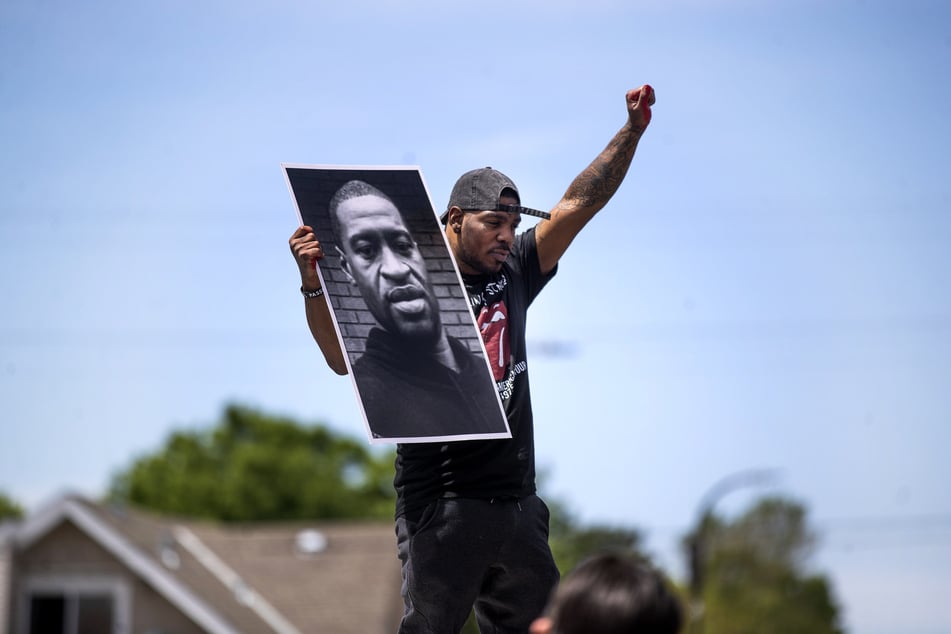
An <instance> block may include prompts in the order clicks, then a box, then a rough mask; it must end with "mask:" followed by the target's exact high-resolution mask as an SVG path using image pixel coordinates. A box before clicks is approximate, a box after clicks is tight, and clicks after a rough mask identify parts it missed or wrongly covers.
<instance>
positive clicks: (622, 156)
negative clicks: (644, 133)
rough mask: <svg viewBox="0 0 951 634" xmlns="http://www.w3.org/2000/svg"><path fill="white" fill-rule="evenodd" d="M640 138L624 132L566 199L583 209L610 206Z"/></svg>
mask: <svg viewBox="0 0 951 634" xmlns="http://www.w3.org/2000/svg"><path fill="white" fill-rule="evenodd" d="M639 137H640V135H636V134H634V133H633V132H632V131H631V130H629V129H627V128H623V129H621V131H619V132H618V133H617V134H616V135H614V138H613V139H611V142H610V143H608V146H607V147H606V148H604V150H603V151H602V152H601V154H599V155H598V156H597V158H595V159H594V160H593V161H592V162H591V164H590V165H589V166H588V167H586V168H585V169H584V171H582V172H581V173H580V174H579V175H578V176H577V177H576V178H575V180H574V181H572V183H571V185H569V186H568V191H567V192H565V198H568V199H571V200H574V201H576V202H577V203H578V205H579V206H580V207H594V208H595V209H600V208H601V207H603V206H604V205H605V204H607V202H608V200H610V199H611V196H613V195H614V192H616V191H617V189H618V187H620V186H621V181H623V180H624V176H625V175H626V174H627V170H628V168H629V167H630V165H631V159H632V158H634V150H635V148H636V147H637V141H638V139H639Z"/></svg>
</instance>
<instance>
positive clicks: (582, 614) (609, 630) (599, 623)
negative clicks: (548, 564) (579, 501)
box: [530, 553, 683, 634]
mask: <svg viewBox="0 0 951 634" xmlns="http://www.w3.org/2000/svg"><path fill="white" fill-rule="evenodd" d="M681 627H683V608H682V607H681V605H680V601H679V600H678V599H677V596H676V595H675V594H674V593H673V592H671V590H670V588H669V586H668V584H667V581H666V580H665V579H664V577H663V576H662V575H661V574H660V573H659V572H658V571H657V570H655V569H653V568H652V567H650V566H649V565H648V564H647V563H646V562H643V561H640V560H638V559H634V558H632V557H629V556H626V555H620V554H611V553H604V554H600V555H595V556H593V557H590V558H589V559H586V560H585V561H583V562H581V563H580V564H579V565H578V567H577V568H575V569H574V570H573V571H572V572H571V573H570V574H569V575H568V576H567V577H566V578H565V580H564V581H562V582H561V585H559V587H558V590H556V591H555V593H554V596H553V597H552V602H551V604H550V605H549V606H548V610H547V611H546V614H545V615H544V616H542V617H539V618H538V619H537V620H536V621H535V622H534V623H532V627H531V630H530V631H531V634H678V632H680V628H681Z"/></svg>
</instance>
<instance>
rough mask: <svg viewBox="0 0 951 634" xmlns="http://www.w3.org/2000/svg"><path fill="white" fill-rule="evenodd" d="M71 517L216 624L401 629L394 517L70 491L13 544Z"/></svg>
mask: <svg viewBox="0 0 951 634" xmlns="http://www.w3.org/2000/svg"><path fill="white" fill-rule="evenodd" d="M63 522H69V523H71V524H73V525H74V526H76V527H77V528H78V529H79V530H80V531H82V532H83V533H85V534H86V535H87V536H88V537H89V538H90V539H92V540H94V541H95V542H97V543H98V544H99V545H100V546H102V547H103V548H104V549H105V550H107V551H109V552H110V553H111V554H112V555H113V556H115V557H116V558H117V559H118V560H120V561H121V562H122V563H123V564H124V565H125V566H126V567H127V568H128V569H129V570H130V571H132V572H133V573H134V574H136V575H137V576H138V577H139V578H141V579H142V580H143V581H144V582H146V583H148V584H149V585H150V586H151V587H152V588H154V589H155V590H156V591H157V592H158V593H159V594H161V595H163V596H164V597H165V598H166V599H167V600H168V601H169V602H170V603H172V604H173V605H175V606H176V607H177V608H178V609H179V610H181V611H182V612H183V613H184V614H185V615H186V616H188V617H189V618H190V619H191V620H192V621H194V622H195V623H197V624H198V625H199V626H200V627H201V629H203V630H205V631H208V632H216V633H218V632H220V633H221V634H230V633H232V632H242V633H253V632H262V633H272V632H279V633H281V634H296V633H303V632H308V633H309V632H330V633H333V634H350V633H353V634H357V633H360V634H367V633H372V632H392V631H395V630H396V628H397V624H398V623H399V617H400V614H401V613H402V602H401V599H400V596H399V589H400V574H399V561H398V559H397V557H396V540H395V536H394V533H393V525H392V523H390V522H384V523H380V522H354V521H348V522H343V521H322V522H293V523H251V524H241V525H233V524H217V523H211V522H202V521H195V520H188V519H176V518H169V517H164V516H160V515H156V514H152V513H148V512H145V511H141V510H137V509H132V508H126V507H113V506H108V505H103V504H98V503H95V502H92V501H90V500H87V499H84V498H81V497H77V496H64V497H62V498H60V499H59V500H57V501H56V502H54V503H53V504H52V505H50V506H48V507H47V508H45V509H43V510H41V511H40V512H38V513H36V514H34V515H33V516H31V517H29V518H27V519H26V520H25V521H24V522H23V523H22V524H21V525H20V526H18V527H17V530H16V531H15V533H14V534H13V542H14V543H15V544H16V547H17V549H18V550H24V549H27V548H29V546H30V544H32V543H34V542H36V541H37V540H39V539H41V538H42V537H43V536H45V535H47V534H49V533H50V532H51V531H53V530H54V529H55V528H56V527H58V526H60V525H61V524H62V523H63ZM8 539H9V536H8Z"/></svg>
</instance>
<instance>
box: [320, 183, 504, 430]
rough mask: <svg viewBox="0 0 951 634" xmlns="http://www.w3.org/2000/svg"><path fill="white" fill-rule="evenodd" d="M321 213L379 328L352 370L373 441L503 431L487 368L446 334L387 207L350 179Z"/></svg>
mask: <svg viewBox="0 0 951 634" xmlns="http://www.w3.org/2000/svg"><path fill="white" fill-rule="evenodd" d="M328 211H329V215H330V222H331V227H332V229H333V233H334V237H335V239H336V242H337V252H338V255H339V256H340V265H341V268H342V270H343V272H344V273H345V274H346V276H347V279H348V280H349V282H350V283H351V284H352V285H354V286H355V287H356V288H357V289H358V290H359V292H360V295H361V297H362V298H363V301H364V302H365V303H366V306H367V309H368V310H369V311H370V313H371V314H372V315H373V318H374V319H375V320H376V323H377V326H375V327H374V328H373V329H371V330H370V333H369V336H368V338H367V340H366V350H365V352H364V353H363V355H362V356H361V357H360V358H359V359H357V361H356V362H355V363H354V364H353V374H354V378H355V379H356V382H357V387H358V390H359V392H360V397H361V401H362V402H363V406H364V411H365V413H366V416H367V419H368V421H369V424H370V429H371V432H372V433H373V435H374V436H375V437H377V438H416V437H432V436H453V435H460V434H462V435H469V434H485V433H505V432H506V431H507V426H506V423H505V417H504V415H503V413H502V409H501V406H500V405H499V402H498V398H497V397H496V395H495V386H494V384H493V382H492V381H491V379H490V378H489V373H488V369H487V368H486V364H485V362H484V361H482V359H481V358H480V357H478V356H476V355H475V354H474V353H472V352H471V351H470V350H469V348H468V347H467V346H466V344H465V343H463V342H462V341H459V340H458V339H456V338H454V337H452V336H450V335H449V334H448V333H447V332H446V329H445V328H444V327H443V324H442V320H441V317H440V309H439V302H438V301H437V299H436V296H435V293H434V291H433V287H432V285H431V284H430V281H429V273H428V271H427V269H426V262H425V261H424V259H423V256H422V254H421V253H420V250H419V246H418V245H417V243H416V241H415V239H414V238H413V235H412V234H411V233H410V230H409V228H408V227H407V225H406V222H405V220H404V218H403V216H402V215H401V213H400V211H399V209H397V207H396V205H395V204H394V203H393V201H392V200H391V199H390V198H389V197H388V196H387V195H386V194H385V193H383V192H382V191H380V190H379V189H378V188H376V187H374V186H373V185H370V184H369V183H366V182H364V181H361V180H351V181H349V182H347V183H345V184H344V185H343V186H342V187H340V189H339V190H337V193H336V194H334V196H333V198H332V199H331V200H330V204H329V208H328Z"/></svg>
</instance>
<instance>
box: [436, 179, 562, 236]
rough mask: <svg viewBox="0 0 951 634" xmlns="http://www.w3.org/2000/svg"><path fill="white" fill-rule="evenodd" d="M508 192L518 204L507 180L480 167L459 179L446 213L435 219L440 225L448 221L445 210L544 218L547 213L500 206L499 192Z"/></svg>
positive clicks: (519, 199)
mask: <svg viewBox="0 0 951 634" xmlns="http://www.w3.org/2000/svg"><path fill="white" fill-rule="evenodd" d="M504 189H510V190H512V191H513V192H514V193H515V198H516V199H518V201H519V202H521V196H520V195H519V193H518V187H516V186H515V183H514V182H513V181H512V179H511V178H509V177H508V176H506V175H505V174H503V173H502V172H500V171H498V170H495V169H492V168H491V167H480V168H479V169H474V170H470V171H468V172H466V173H465V174H463V175H462V176H460V177H459V180H457V181H456V184H455V185H454V186H453V188H452V193H451V194H449V204H448V205H446V211H444V212H443V214H442V215H441V216H440V217H439V219H440V220H441V221H442V223H443V224H446V222H447V221H448V220H449V209H450V208H452V207H459V208H460V209H462V210H463V211H486V210H493V211H507V212H510V213H514V212H519V213H527V214H529V215H532V216H538V217H540V218H548V213H547V212H544V211H538V210H537V209H528V208H527V207H522V206H520V205H502V204H500V203H499V199H500V198H501V197H502V190H504Z"/></svg>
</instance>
